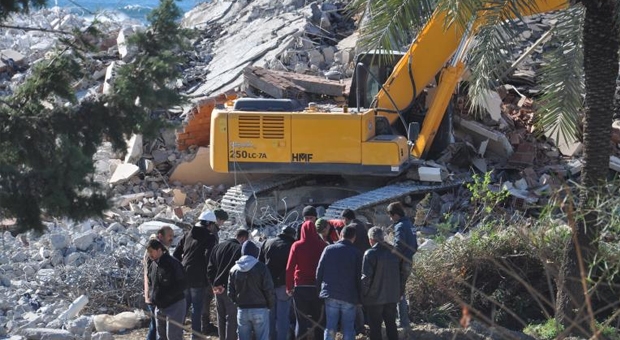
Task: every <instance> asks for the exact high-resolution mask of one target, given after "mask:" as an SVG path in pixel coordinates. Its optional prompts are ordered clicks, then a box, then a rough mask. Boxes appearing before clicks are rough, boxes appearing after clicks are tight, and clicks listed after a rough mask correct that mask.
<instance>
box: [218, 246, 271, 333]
mask: <svg viewBox="0 0 620 340" xmlns="http://www.w3.org/2000/svg"><path fill="white" fill-rule="evenodd" d="M257 257H258V247H257V246H256V245H255V244H254V242H252V241H250V240H248V241H245V242H244V243H243V246H241V258H239V260H238V261H237V262H236V263H235V265H234V266H233V267H232V269H231V270H230V275H229V276H228V297H230V299H231V300H232V301H233V302H234V303H235V304H236V305H237V334H238V335H239V340H251V339H252V333H254V338H255V339H256V340H269V309H270V308H271V307H273V281H272V280H271V274H270V273H269V270H268V269H267V266H266V265H265V264H264V263H262V262H258V260H257Z"/></svg>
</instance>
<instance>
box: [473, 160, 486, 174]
mask: <svg viewBox="0 0 620 340" xmlns="http://www.w3.org/2000/svg"><path fill="white" fill-rule="evenodd" d="M471 163H472V164H473V166H474V167H475V168H476V169H478V171H480V172H482V173H486V172H487V161H486V160H485V159H484V158H474V159H472V161H471Z"/></svg>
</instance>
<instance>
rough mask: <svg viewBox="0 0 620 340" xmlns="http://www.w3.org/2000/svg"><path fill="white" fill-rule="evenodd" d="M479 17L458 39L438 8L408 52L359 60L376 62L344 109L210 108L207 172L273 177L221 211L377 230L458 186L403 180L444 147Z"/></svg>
mask: <svg viewBox="0 0 620 340" xmlns="http://www.w3.org/2000/svg"><path fill="white" fill-rule="evenodd" d="M567 6H568V3H567V2H566V0H539V1H538V7H537V8H536V9H535V10H534V11H533V12H532V13H524V15H528V14H535V13H542V12H548V11H553V10H558V9H563V8H566V7H567ZM534 12H535V13H534ZM483 20H484V17H483V15H479V17H478V19H477V20H476V21H475V22H473V23H472V24H471V25H470V27H469V28H468V29H467V30H466V31H465V32H464V31H462V30H460V29H458V28H457V27H456V25H452V26H450V27H448V28H445V27H444V24H445V22H446V14H445V13H444V12H441V11H436V12H435V13H434V14H433V16H432V17H431V18H430V19H429V21H428V22H427V23H426V25H425V26H424V28H423V29H422V30H421V31H420V32H419V34H418V36H417V38H416V39H415V40H414V41H413V43H412V44H411V45H410V48H409V50H408V51H407V52H405V53H401V54H398V53H395V52H389V51H384V52H379V53H381V54H384V55H387V56H388V57H391V58H392V60H395V61H397V62H396V63H392V64H390V63H385V62H383V63H381V64H370V65H371V66H366V64H365V62H364V60H369V59H378V58H375V55H365V56H362V57H361V58H359V59H358V61H359V62H358V67H357V68H356V71H355V74H354V77H353V83H352V89H351V98H353V100H352V101H351V102H349V107H346V106H345V107H342V108H333V107H332V108H329V109H325V108H324V107H321V106H317V105H314V104H312V103H310V104H309V105H308V106H307V107H303V108H298V107H296V105H295V102H294V101H293V100H287V99H262V98H240V99H238V100H236V102H235V103H234V105H233V106H228V107H226V108H224V109H216V110H214V111H213V113H212V116H211V133H210V136H211V141H210V143H211V144H210V145H211V156H210V157H211V166H212V167H213V170H215V171H217V172H223V173H237V174H239V175H240V177H239V178H240V179H242V178H243V177H241V175H242V174H243V173H266V174H273V175H276V176H273V177H270V178H268V179H264V180H260V181H257V182H255V183H244V184H240V185H236V186H234V187H232V188H230V189H229V190H228V192H227V193H226V194H225V196H224V198H223V201H222V207H223V208H224V209H225V210H227V211H229V212H231V214H232V215H233V216H236V217H237V219H239V220H237V223H243V224H246V225H249V226H254V225H262V224H268V223H273V222H274V220H277V218H276V215H280V216H281V214H282V213H283V212H286V211H291V210H292V209H293V208H295V207H300V206H303V205H306V204H312V205H315V206H322V207H325V208H326V213H325V215H326V217H328V218H337V217H339V214H340V212H341V211H342V210H344V209H346V208H350V209H353V210H355V211H358V215H361V216H362V217H365V218H366V219H367V220H368V222H370V223H375V224H380V223H379V220H381V218H380V217H378V216H379V215H381V213H382V210H384V209H383V208H384V205H385V203H389V202H391V201H394V200H403V201H405V202H406V203H409V202H411V197H412V196H413V195H419V194H423V193H427V192H429V191H434V190H442V189H447V188H450V187H454V186H458V185H461V184H462V183H463V181H464V180H465V178H466V177H467V176H462V177H458V176H457V177H456V178H451V179H446V180H445V181H443V182H440V183H430V184H429V183H426V182H420V181H413V180H407V179H406V176H404V174H405V173H406V172H408V171H412V170H414V171H417V168H418V167H419V165H420V164H422V162H423V161H424V160H426V159H428V158H432V156H433V154H435V155H434V156H437V155H436V153H437V151H441V149H442V148H445V147H446V142H449V141H448V140H447V139H446V138H438V139H441V140H440V141H439V142H436V141H435V139H437V138H436V136H437V135H438V134H439V133H441V131H442V130H445V129H442V128H441V126H442V125H443V126H444V127H446V128H447V129H449V128H450V126H451V122H450V121H449V119H448V118H449V115H446V110H447V109H448V106H449V103H450V101H451V98H452V95H453V93H454V90H455V88H456V86H457V84H458V82H459V80H460V78H461V77H462V75H463V73H464V70H465V65H464V62H463V60H464V57H465V54H466V49H467V45H468V43H469V42H470V41H471V39H472V37H473V36H474V35H475V31H476V28H477V25H479V24H480V23H481V22H482V21H483ZM375 54H376V53H375ZM388 59H389V58H388ZM384 60H385V58H384ZM383 78H387V79H385V80H384V79H383ZM435 79H438V81H437V88H436V89H435V95H434V99H433V100H432V103H431V104H430V105H429V106H428V110H427V111H426V112H424V114H423V116H422V117H419V116H420V115H419V114H418V118H417V119H416V118H415V116H416V114H412V111H413V107H414V106H416V99H418V97H419V96H420V95H421V94H422V93H423V91H424V89H425V87H426V86H427V85H429V84H431V83H432V82H433V81H434V80H435ZM363 107H366V108H363ZM442 121H443V124H442ZM296 217H297V216H291V217H290V218H296Z"/></svg>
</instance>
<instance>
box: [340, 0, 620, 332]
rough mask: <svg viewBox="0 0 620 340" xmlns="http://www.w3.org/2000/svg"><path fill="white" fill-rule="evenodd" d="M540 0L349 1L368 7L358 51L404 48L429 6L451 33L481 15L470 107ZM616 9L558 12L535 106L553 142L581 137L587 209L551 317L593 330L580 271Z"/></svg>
mask: <svg viewBox="0 0 620 340" xmlns="http://www.w3.org/2000/svg"><path fill="white" fill-rule="evenodd" d="M537 3H542V1H535V0H499V1H498V0H353V1H352V3H351V7H352V8H354V9H355V10H356V11H363V12H365V13H364V22H363V25H362V27H361V28H360V33H361V34H360V36H361V40H360V45H361V48H362V49H374V48H377V47H379V46H381V47H383V48H386V49H388V50H393V49H398V48H399V47H402V46H407V45H408V42H409V39H408V37H410V36H412V35H413V34H415V32H416V30H417V29H419V28H421V27H422V26H423V25H424V24H425V23H426V21H427V20H429V18H430V17H431V15H432V13H433V12H434V11H443V12H444V13H445V14H446V15H445V16H446V20H445V24H444V26H445V27H446V28H448V27H451V29H454V30H456V31H465V30H466V28H467V27H468V26H469V24H470V22H471V21H472V18H478V21H477V22H476V25H474V27H475V28H474V30H475V34H476V43H475V44H473V47H472V48H471V50H470V51H469V53H468V56H467V63H468V65H469V69H470V71H471V76H470V78H469V87H468V92H469V93H468V94H469V97H470V99H471V101H472V104H473V105H472V106H473V107H474V108H475V107H477V105H476V104H477V103H479V102H480V100H481V99H482V94H484V93H486V92H487V91H488V90H492V89H494V88H495V87H496V86H497V85H498V84H499V82H500V81H501V79H502V78H503V75H504V73H505V72H507V71H508V68H509V64H508V63H507V60H506V59H507V57H506V56H505V54H503V53H502V49H505V46H509V45H510V42H511V41H513V40H515V38H516V35H517V34H519V33H518V32H517V30H515V29H514V28H515V24H517V23H518V22H519V21H520V20H521V18H522V17H523V16H524V15H527V14H528V13H534V12H537V10H536V8H537V6H538V4H537ZM566 5H568V4H566ZM617 7H618V6H617V1H616V0H583V1H582V2H581V3H571V4H570V6H569V8H568V9H566V10H562V11H560V12H558V13H556V14H555V15H556V16H557V18H556V19H557V25H556V27H555V28H554V35H555V37H554V39H555V42H556V45H557V46H558V47H557V48H556V49H555V50H553V51H552V53H551V54H550V55H549V56H548V58H549V61H548V63H547V65H548V66H547V67H546V68H545V70H544V75H543V80H542V82H541V84H542V85H543V86H544V88H545V90H546V91H545V92H546V94H545V95H544V96H543V98H542V100H541V102H543V103H544V105H542V106H541V108H540V110H539V112H538V114H539V117H540V120H539V122H540V126H541V127H544V129H545V130H546V131H547V132H548V133H550V134H551V135H552V136H553V137H554V139H555V140H556V141H561V140H573V138H575V137H576V136H577V135H578V134H579V133H580V134H581V135H582V136H583V145H584V149H583V150H584V151H583V162H584V166H583V169H582V174H581V185H582V189H581V192H580V200H579V203H578V207H577V209H578V210H580V211H583V212H587V213H585V214H584V216H585V217H584V218H582V219H579V220H578V221H576V223H574V225H575V227H574V229H573V237H572V239H571V240H569V241H568V243H567V245H566V248H565V251H564V259H563V263H562V265H561V268H560V275H559V280H558V295H557V300H556V319H557V320H558V321H559V322H560V323H561V324H563V325H564V326H565V327H566V329H567V332H570V333H580V334H586V333H588V332H591V334H592V333H593V324H592V323H593V320H594V317H593V313H594V312H593V311H592V310H591V308H586V306H590V305H589V303H588V301H586V298H587V296H588V295H587V294H586V292H587V289H588V288H589V287H588V286H587V285H586V284H585V279H584V272H585V271H586V270H587V268H586V267H587V264H588V263H592V262H591V261H592V260H593V257H594V255H595V254H596V252H597V251H598V243H597V240H598V236H599V230H600V229H599V226H598V224H597V213H596V210H595V207H594V206H593V205H594V203H593V202H594V200H593V198H594V197H595V195H597V194H600V193H601V192H602V189H603V187H604V184H605V180H606V177H607V171H608V170H607V169H608V167H609V157H610V147H609V141H610V137H611V123H612V116H613V103H614V93H615V90H616V78H617V75H618V49H619V47H620V42H619V39H618V37H619V29H618V20H617V19H618V18H619V17H620V16H619V15H618V8H617ZM478 25H479V26H478ZM437 43H438V44H440V43H441V42H437ZM584 80H585V81H584ZM584 93H585V96H584V95H583V94H584ZM582 117H583V118H582ZM581 121H583V127H582V130H581V127H580V122H581ZM584 263H585V264H586V265H584Z"/></svg>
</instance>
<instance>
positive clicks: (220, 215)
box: [213, 209, 228, 221]
mask: <svg viewBox="0 0 620 340" xmlns="http://www.w3.org/2000/svg"><path fill="white" fill-rule="evenodd" d="M213 213H214V214H215V217H217V219H219V220H224V221H227V220H228V213H227V212H226V211H224V209H215V210H213Z"/></svg>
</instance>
